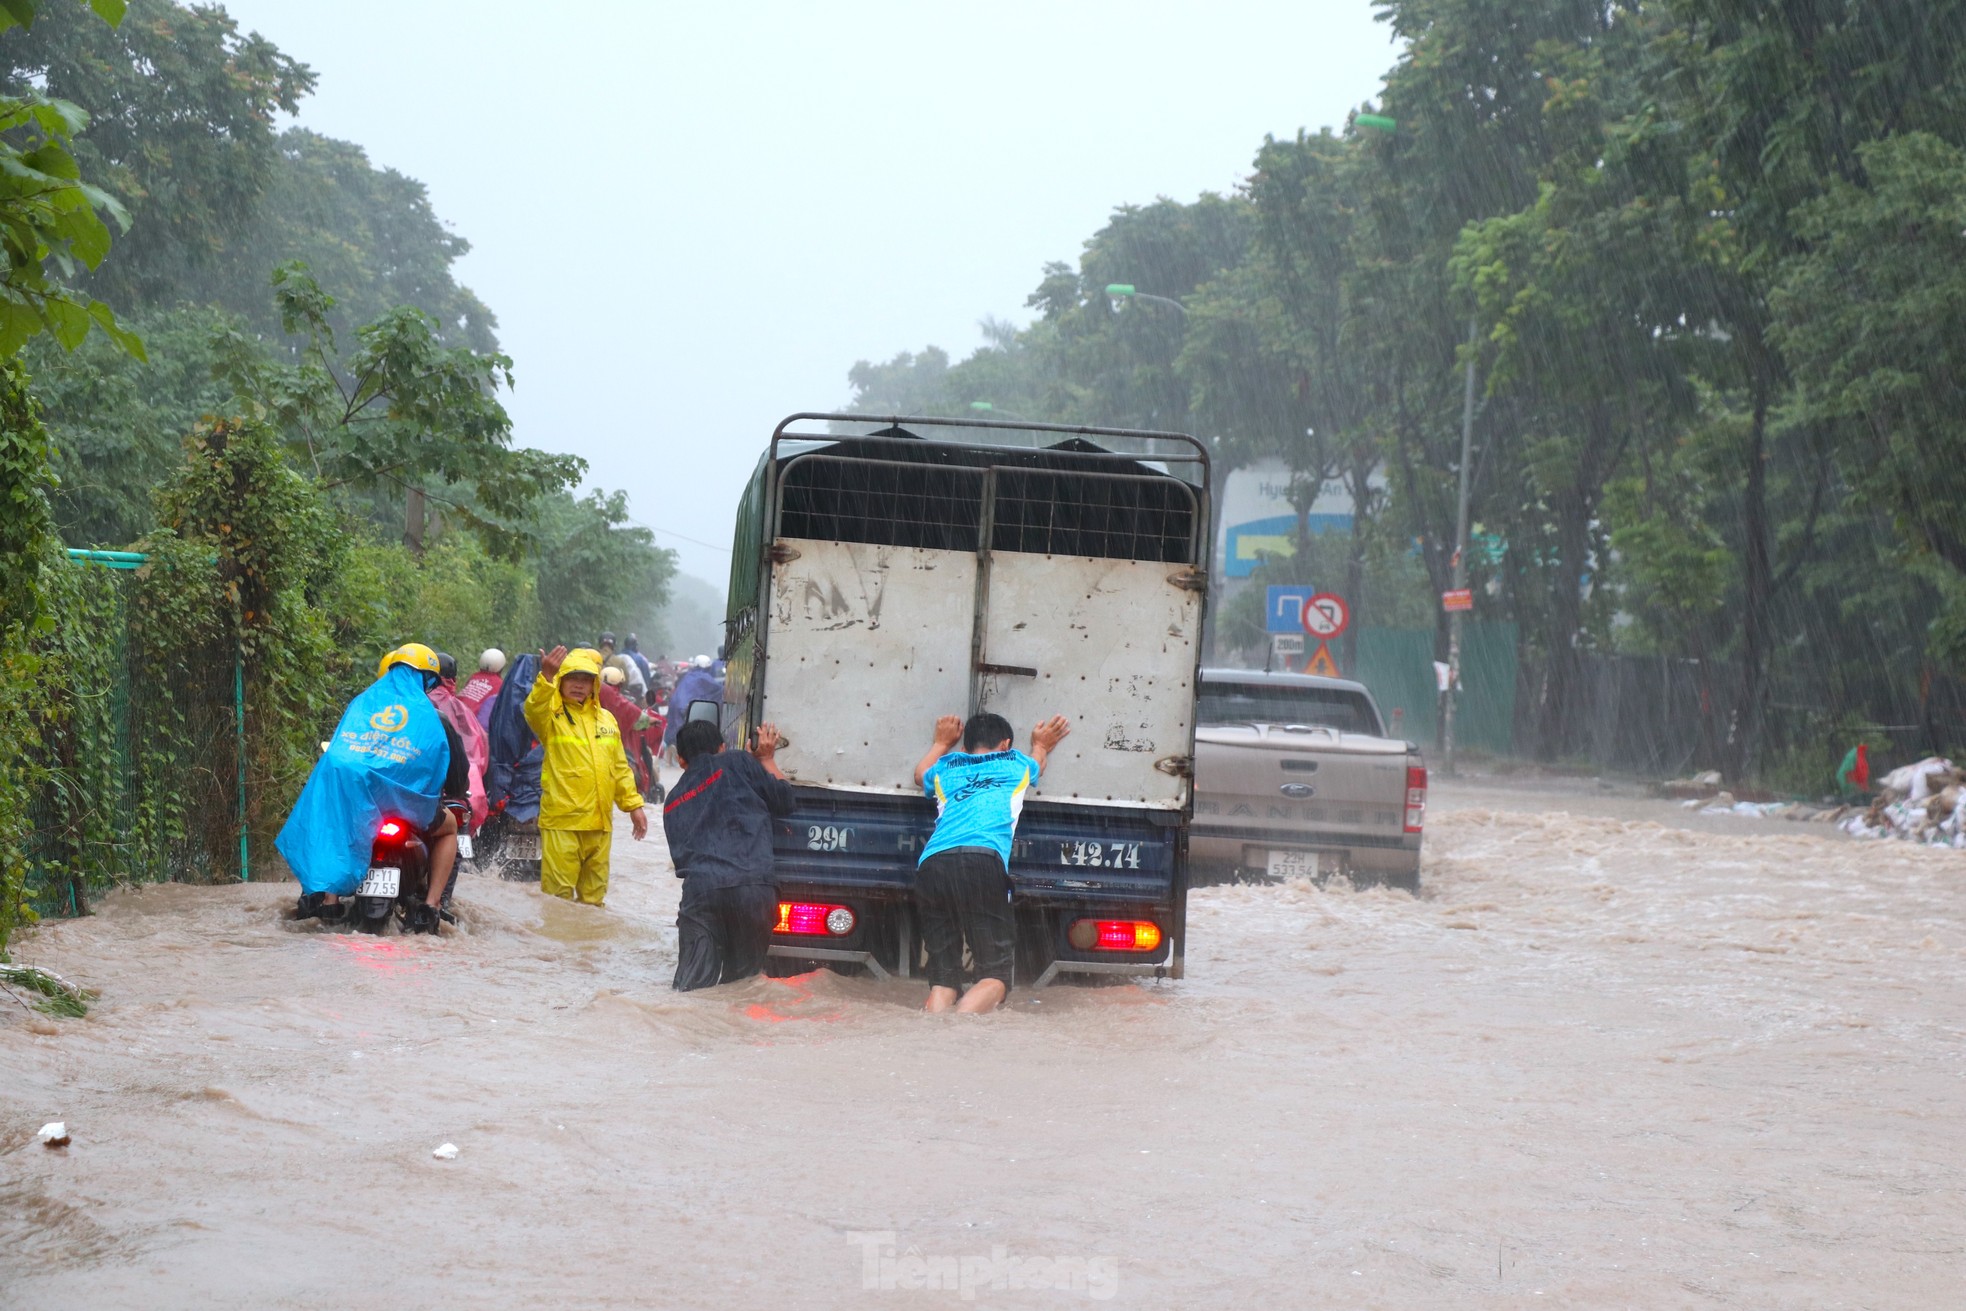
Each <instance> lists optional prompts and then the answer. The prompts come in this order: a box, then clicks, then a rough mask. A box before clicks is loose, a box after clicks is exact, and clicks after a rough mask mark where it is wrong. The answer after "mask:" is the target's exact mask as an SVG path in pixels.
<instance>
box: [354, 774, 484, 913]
mask: <svg viewBox="0 0 1966 1311" xmlns="http://www.w3.org/2000/svg"><path fill="white" fill-rule="evenodd" d="M444 809H445V810H447V811H449V812H450V813H451V817H452V818H453V819H455V820H456V821H457V831H458V853H457V854H458V859H459V860H460V861H462V860H466V859H469V858H470V856H471V838H470V827H471V816H470V809H469V807H468V806H467V805H466V804H465V803H464V802H461V801H446V802H445V803H444ZM456 887H457V868H456V867H455V866H453V867H452V869H451V878H450V885H449V886H448V887H446V888H445V889H444V899H443V905H442V909H440V910H439V911H438V915H439V917H440V918H441V919H444V920H447V921H449V922H450V923H452V924H455V923H457V917H456V916H454V915H452V914H451V910H450V905H451V892H452V890H453V889H454V888H456ZM429 891H430V847H429V844H427V843H426V842H425V841H424V840H423V835H422V834H421V833H419V832H417V830H416V826H415V825H413V824H411V823H410V822H409V821H408V820H406V819H399V818H397V817H395V816H393V815H391V816H385V817H384V818H383V820H382V822H381V823H380V824H378V825H376V830H375V842H374V843H373V844H372V845H371V847H370V848H369V869H368V873H367V874H366V875H365V876H364V877H363V879H362V883H361V886H360V887H358V888H356V889H355V895H354V896H353V897H351V898H349V901H348V909H347V911H346V912H345V919H346V921H347V923H348V925H349V927H351V928H353V929H355V930H356V931H357V932H359V933H377V934H380V933H386V932H388V931H389V925H390V922H391V921H392V920H393V921H397V922H399V923H402V924H407V923H408V921H409V917H410V913H411V911H412V910H413V909H414V908H415V907H417V906H421V905H423V904H424V902H425V900H426V899H427V897H428V895H429Z"/></svg>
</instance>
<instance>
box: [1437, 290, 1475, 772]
mask: <svg viewBox="0 0 1966 1311" xmlns="http://www.w3.org/2000/svg"><path fill="white" fill-rule="evenodd" d="M1479 329H1480V320H1479V318H1478V317H1477V316H1476V315H1473V314H1470V315H1469V316H1468V376H1467V382H1466V384H1465V386H1464V387H1463V388H1462V392H1461V504H1460V510H1459V512H1458V513H1457V514H1456V515H1455V519H1454V565H1453V567H1454V590H1455V591H1457V592H1459V591H1463V590H1465V589H1466V587H1467V585H1468V478H1469V474H1470V472H1471V470H1470V467H1469V466H1470V465H1471V464H1472V462H1473V461H1472V457H1471V452H1472V451H1473V449H1474V416H1475V334H1476V332H1477V331H1479ZM1462 614H1463V612H1462V611H1460V610H1452V611H1449V612H1448V615H1447V704H1446V706H1445V707H1444V708H1443V710H1442V712H1441V724H1440V748H1441V772H1442V773H1443V774H1445V775H1446V776H1447V777H1448V778H1453V777H1454V706H1455V703H1456V702H1457V701H1459V700H1460V698H1461V617H1462Z"/></svg>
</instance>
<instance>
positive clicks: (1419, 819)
mask: <svg viewBox="0 0 1966 1311" xmlns="http://www.w3.org/2000/svg"><path fill="white" fill-rule="evenodd" d="M1426 822H1427V767H1426V766H1425V765H1408V766H1407V767H1406V831H1407V832H1408V833H1418V832H1419V831H1420V830H1421V829H1422V828H1424V827H1425V826H1426Z"/></svg>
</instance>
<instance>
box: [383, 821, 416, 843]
mask: <svg viewBox="0 0 1966 1311" xmlns="http://www.w3.org/2000/svg"><path fill="white" fill-rule="evenodd" d="M409 831H410V826H409V825H408V824H405V823H404V822H403V821H402V820H400V819H385V820H383V821H382V823H381V824H380V825H378V826H377V827H376V831H375V835H376V836H377V837H379V838H389V839H392V840H393V839H396V838H400V837H402V836H403V835H404V834H406V833H408V832H409Z"/></svg>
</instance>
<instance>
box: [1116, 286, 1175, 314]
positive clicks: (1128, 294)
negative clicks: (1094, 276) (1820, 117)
mask: <svg viewBox="0 0 1966 1311" xmlns="http://www.w3.org/2000/svg"><path fill="white" fill-rule="evenodd" d="M1106 294H1107V295H1108V296H1111V297H1112V298H1113V299H1114V300H1116V301H1119V300H1145V301H1152V302H1153V303H1154V304H1156V305H1167V306H1170V307H1171V308H1173V309H1174V310H1175V311H1176V312H1178V313H1179V314H1180V315H1181V317H1182V318H1184V319H1185V318H1187V317H1188V307H1187V306H1186V305H1183V304H1182V303H1181V302H1180V301H1178V300H1172V299H1170V298H1168V297H1166V296H1150V295H1148V294H1147V293H1146V292H1144V291H1140V290H1137V289H1136V288H1135V287H1134V285H1133V284H1132V283H1130V282H1109V283H1107V284H1106ZM1113 308H1114V309H1118V308H1119V307H1118V306H1117V305H1115V306H1114V307H1113Z"/></svg>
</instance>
